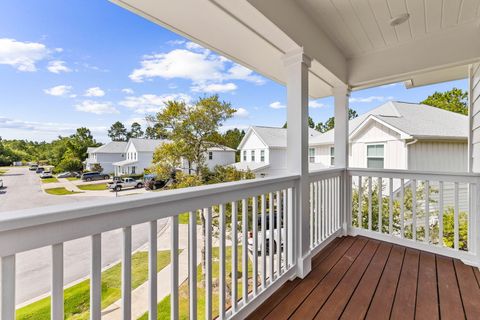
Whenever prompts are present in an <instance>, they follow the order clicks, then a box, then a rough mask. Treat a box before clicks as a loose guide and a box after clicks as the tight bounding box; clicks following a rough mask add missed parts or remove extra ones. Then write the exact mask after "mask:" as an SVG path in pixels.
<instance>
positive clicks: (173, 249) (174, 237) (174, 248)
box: [170, 215, 178, 320]
mask: <svg viewBox="0 0 480 320" xmlns="http://www.w3.org/2000/svg"><path fill="white" fill-rule="evenodd" d="M170 221H171V226H172V233H171V234H170V256H171V261H172V263H171V265H170V283H171V293H170V318H171V319H173V320H177V319H178V215H174V216H172V217H171V218H170Z"/></svg>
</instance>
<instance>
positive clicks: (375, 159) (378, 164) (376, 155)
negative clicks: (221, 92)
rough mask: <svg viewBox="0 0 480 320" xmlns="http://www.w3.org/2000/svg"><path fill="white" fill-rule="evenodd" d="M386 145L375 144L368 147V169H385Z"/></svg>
mask: <svg viewBox="0 0 480 320" xmlns="http://www.w3.org/2000/svg"><path fill="white" fill-rule="evenodd" d="M383 151H384V145H383V144H374V145H369V146H367V168H373V169H383V168H384V153H383Z"/></svg>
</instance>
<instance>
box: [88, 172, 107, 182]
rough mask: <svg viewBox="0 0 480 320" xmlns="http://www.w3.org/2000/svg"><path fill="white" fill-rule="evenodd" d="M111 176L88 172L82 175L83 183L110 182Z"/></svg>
mask: <svg viewBox="0 0 480 320" xmlns="http://www.w3.org/2000/svg"><path fill="white" fill-rule="evenodd" d="M108 179H110V176H109V175H108V174H103V173H100V172H86V173H84V174H82V180H83V181H95V180H108Z"/></svg>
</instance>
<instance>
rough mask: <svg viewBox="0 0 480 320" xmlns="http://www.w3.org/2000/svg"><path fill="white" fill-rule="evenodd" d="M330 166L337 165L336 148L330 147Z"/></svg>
mask: <svg viewBox="0 0 480 320" xmlns="http://www.w3.org/2000/svg"><path fill="white" fill-rule="evenodd" d="M330 165H331V166H332V167H333V166H334V165H335V147H330Z"/></svg>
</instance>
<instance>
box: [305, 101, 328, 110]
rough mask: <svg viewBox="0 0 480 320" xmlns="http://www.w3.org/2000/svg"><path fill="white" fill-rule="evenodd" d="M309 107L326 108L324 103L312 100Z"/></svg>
mask: <svg viewBox="0 0 480 320" xmlns="http://www.w3.org/2000/svg"><path fill="white" fill-rule="evenodd" d="M308 106H309V107H310V108H313V109H319V108H323V107H325V105H324V104H323V103H320V102H318V101H316V100H310V101H309V102H308Z"/></svg>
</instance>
